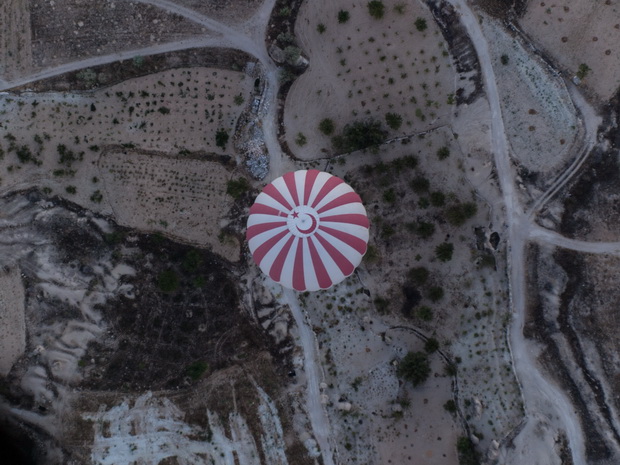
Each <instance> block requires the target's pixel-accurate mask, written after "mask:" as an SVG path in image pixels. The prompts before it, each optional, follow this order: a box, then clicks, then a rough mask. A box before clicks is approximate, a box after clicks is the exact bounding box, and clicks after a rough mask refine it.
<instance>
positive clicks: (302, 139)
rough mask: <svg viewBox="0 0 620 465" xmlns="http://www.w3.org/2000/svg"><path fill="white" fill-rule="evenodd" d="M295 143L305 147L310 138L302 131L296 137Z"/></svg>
mask: <svg viewBox="0 0 620 465" xmlns="http://www.w3.org/2000/svg"><path fill="white" fill-rule="evenodd" d="M295 143H296V144H297V145H299V146H300V147H303V146H304V145H306V144H307V143H308V139H307V138H306V136H305V135H304V134H303V133H302V132H298V133H297V137H295Z"/></svg>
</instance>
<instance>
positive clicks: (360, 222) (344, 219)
mask: <svg viewBox="0 0 620 465" xmlns="http://www.w3.org/2000/svg"><path fill="white" fill-rule="evenodd" d="M321 222H323V223H325V222H333V223H347V224H355V225H357V226H363V227H364V228H369V227H370V221H368V217H367V216H366V215H362V214H360V213H344V214H342V215H332V216H322V217H321Z"/></svg>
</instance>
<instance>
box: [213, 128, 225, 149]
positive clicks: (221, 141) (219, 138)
mask: <svg viewBox="0 0 620 465" xmlns="http://www.w3.org/2000/svg"><path fill="white" fill-rule="evenodd" d="M227 143H228V131H226V129H218V130H217V132H216V133H215V145H217V146H218V147H220V148H222V149H225V148H226V144H227Z"/></svg>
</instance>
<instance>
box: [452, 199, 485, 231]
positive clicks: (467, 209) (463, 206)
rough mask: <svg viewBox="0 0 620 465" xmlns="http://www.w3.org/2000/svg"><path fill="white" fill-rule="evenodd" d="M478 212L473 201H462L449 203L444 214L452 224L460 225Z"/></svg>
mask: <svg viewBox="0 0 620 465" xmlns="http://www.w3.org/2000/svg"><path fill="white" fill-rule="evenodd" d="M477 212H478V206H477V205H476V204H475V203H474V202H463V203H457V204H454V205H450V206H449V207H448V208H446V210H445V212H444V215H445V217H446V219H447V220H448V222H449V223H450V224H451V225H452V226H462V225H463V224H465V222H466V221H467V220H468V219H470V218H472V217H474V216H475V215H476V213H477Z"/></svg>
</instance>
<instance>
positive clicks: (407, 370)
mask: <svg viewBox="0 0 620 465" xmlns="http://www.w3.org/2000/svg"><path fill="white" fill-rule="evenodd" d="M396 373H397V375H398V376H399V377H401V378H404V379H406V380H407V381H410V382H411V384H413V385H414V386H418V385H420V384H422V383H423V382H424V381H426V380H427V379H428V377H429V375H430V374H431V366H430V363H429V361H428V356H427V355H426V354H425V353H424V352H409V353H407V355H405V356H404V357H403V359H402V360H401V361H400V363H399V365H398V369H397V370H396Z"/></svg>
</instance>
